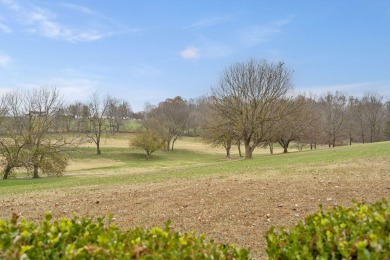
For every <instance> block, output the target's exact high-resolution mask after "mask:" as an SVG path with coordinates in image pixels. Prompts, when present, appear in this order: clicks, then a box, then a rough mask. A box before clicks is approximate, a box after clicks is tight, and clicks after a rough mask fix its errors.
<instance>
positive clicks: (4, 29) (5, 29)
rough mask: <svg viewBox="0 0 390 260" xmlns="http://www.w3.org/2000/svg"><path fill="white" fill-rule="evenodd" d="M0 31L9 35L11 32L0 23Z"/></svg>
mask: <svg viewBox="0 0 390 260" xmlns="http://www.w3.org/2000/svg"><path fill="white" fill-rule="evenodd" d="M0 31H2V32H4V33H11V32H12V30H11V28H9V27H8V26H7V25H5V24H3V23H1V22H0Z"/></svg>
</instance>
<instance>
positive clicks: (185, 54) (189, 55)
mask: <svg viewBox="0 0 390 260" xmlns="http://www.w3.org/2000/svg"><path fill="white" fill-rule="evenodd" d="M179 54H180V56H181V57H182V58H184V59H196V58H199V49H198V48H196V47H193V46H189V47H187V48H185V49H184V50H182V51H181V52H180V53H179Z"/></svg>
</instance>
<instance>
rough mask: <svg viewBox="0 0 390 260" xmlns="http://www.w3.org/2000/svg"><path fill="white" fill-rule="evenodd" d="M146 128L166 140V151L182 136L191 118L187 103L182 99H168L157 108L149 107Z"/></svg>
mask: <svg viewBox="0 0 390 260" xmlns="http://www.w3.org/2000/svg"><path fill="white" fill-rule="evenodd" d="M146 114H147V115H146V119H145V121H144V126H145V127H146V128H148V129H153V130H154V131H155V132H157V133H158V134H159V135H160V137H161V139H163V140H164V148H165V150H166V151H169V150H173V146H174V143H175V141H176V140H177V138H178V137H179V136H180V134H181V133H182V132H183V131H184V130H185V129H186V125H187V122H188V118H189V110H188V107H187V103H186V101H185V100H183V99H182V98H181V97H179V96H178V97H175V98H174V99H166V100H165V101H164V102H160V103H159V105H158V106H157V107H152V106H151V107H149V111H148V112H147V113H146Z"/></svg>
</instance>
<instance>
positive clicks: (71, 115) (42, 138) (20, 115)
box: [0, 87, 139, 179]
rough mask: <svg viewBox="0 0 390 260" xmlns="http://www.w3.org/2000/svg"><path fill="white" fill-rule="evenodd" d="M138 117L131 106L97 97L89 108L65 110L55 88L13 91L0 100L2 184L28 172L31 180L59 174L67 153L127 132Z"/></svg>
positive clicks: (76, 105) (77, 105)
mask: <svg viewBox="0 0 390 260" xmlns="http://www.w3.org/2000/svg"><path fill="white" fill-rule="evenodd" d="M137 116H138V117H139V115H137V114H135V113H133V112H132V111H131V107H130V104H129V103H128V102H126V101H122V100H118V99H116V98H113V97H111V96H109V95H106V96H105V97H104V98H99V95H98V94H97V93H94V94H92V95H91V97H90V101H89V102H88V103H85V104H84V103H81V102H75V103H73V104H69V105H67V104H66V103H65V101H64V99H63V97H62V96H61V94H60V92H59V91H58V90H57V89H55V88H49V87H40V88H35V89H33V90H31V91H27V92H20V91H17V90H16V91H10V92H7V93H5V94H4V95H3V96H2V97H1V100H0V154H1V165H2V168H3V179H7V178H8V177H9V175H10V173H11V172H12V171H13V170H15V169H17V168H19V167H24V168H25V169H27V172H28V173H32V176H33V178H38V177H39V171H41V172H42V173H45V174H47V175H61V174H62V172H63V171H64V170H65V167H66V166H67V153H68V152H69V151H70V150H72V149H75V148H76V147H78V146H79V145H81V144H83V143H85V142H93V143H95V144H96V153H97V154H98V155H99V154H101V150H100V139H101V136H102V133H103V132H104V131H110V132H112V133H115V132H118V131H120V130H121V129H122V128H123V127H124V121H125V120H126V119H129V118H131V117H133V118H134V117H137Z"/></svg>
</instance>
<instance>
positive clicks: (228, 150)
mask: <svg viewBox="0 0 390 260" xmlns="http://www.w3.org/2000/svg"><path fill="white" fill-rule="evenodd" d="M225 149H226V159H230V147H226V148H225Z"/></svg>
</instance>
